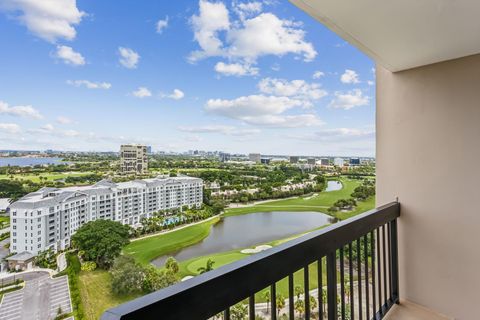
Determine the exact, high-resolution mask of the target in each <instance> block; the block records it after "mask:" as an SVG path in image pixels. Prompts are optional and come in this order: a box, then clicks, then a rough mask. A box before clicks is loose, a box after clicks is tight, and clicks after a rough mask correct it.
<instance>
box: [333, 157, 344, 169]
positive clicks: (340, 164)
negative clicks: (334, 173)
mask: <svg viewBox="0 0 480 320" xmlns="http://www.w3.org/2000/svg"><path fill="white" fill-rule="evenodd" d="M333 164H334V165H335V166H337V167H343V166H344V165H345V160H343V158H335V159H333Z"/></svg>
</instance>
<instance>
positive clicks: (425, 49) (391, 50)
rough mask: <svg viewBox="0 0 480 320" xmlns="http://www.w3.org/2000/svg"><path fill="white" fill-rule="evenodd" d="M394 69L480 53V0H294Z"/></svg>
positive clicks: (319, 19) (361, 48)
mask: <svg viewBox="0 0 480 320" xmlns="http://www.w3.org/2000/svg"><path fill="white" fill-rule="evenodd" d="M290 1H291V2H292V3H294V4H295V5H296V6H298V7H299V8H301V9H302V10H304V11H306V12H307V13H308V14H310V15H311V16H313V17H314V18H316V19H317V20H318V21H320V22H321V23H323V24H324V25H325V26H327V27H328V28H330V29H331V30H332V31H334V32H336V33H337V34H338V35H339V36H340V37H342V38H343V39H345V40H346V41H348V42H350V43H351V44H353V45H355V46H356V47H358V48H359V49H360V50H362V51H363V52H365V53H366V54H367V55H369V56H370V57H371V58H373V59H374V60H375V61H376V62H377V63H380V64H381V65H383V66H384V67H385V68H387V69H389V70H390V71H401V70H406V69H410V68H414V67H419V66H423V65H427V64H432V63H435V62H440V61H445V60H451V59H455V58H460V57H464V56H469V55H472V54H477V53H480V18H479V14H480V0H290Z"/></svg>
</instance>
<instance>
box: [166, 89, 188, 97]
mask: <svg viewBox="0 0 480 320" xmlns="http://www.w3.org/2000/svg"><path fill="white" fill-rule="evenodd" d="M183 97H185V93H184V92H183V91H182V90H180V89H174V90H173V91H172V93H168V94H167V93H161V94H160V98H169V99H173V100H180V99H183Z"/></svg>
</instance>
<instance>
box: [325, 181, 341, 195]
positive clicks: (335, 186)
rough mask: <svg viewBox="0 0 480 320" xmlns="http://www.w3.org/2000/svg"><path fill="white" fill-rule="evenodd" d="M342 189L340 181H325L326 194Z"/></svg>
mask: <svg viewBox="0 0 480 320" xmlns="http://www.w3.org/2000/svg"><path fill="white" fill-rule="evenodd" d="M342 188H343V185H342V183H341V182H340V181H337V180H329V181H327V188H326V189H325V191H326V192H329V191H337V190H340V189H342Z"/></svg>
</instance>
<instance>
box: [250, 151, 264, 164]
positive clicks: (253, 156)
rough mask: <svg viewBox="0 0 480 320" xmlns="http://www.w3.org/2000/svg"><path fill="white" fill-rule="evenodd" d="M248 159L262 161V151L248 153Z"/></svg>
mask: <svg viewBox="0 0 480 320" xmlns="http://www.w3.org/2000/svg"><path fill="white" fill-rule="evenodd" d="M248 160H250V161H252V162H256V163H260V162H261V161H262V156H261V154H260V153H250V154H249V155H248Z"/></svg>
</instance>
